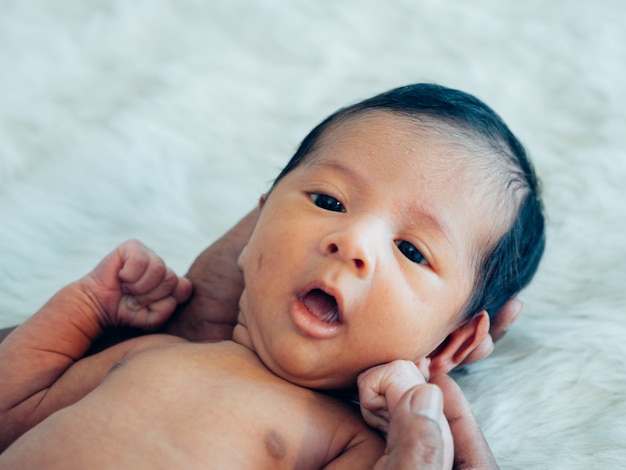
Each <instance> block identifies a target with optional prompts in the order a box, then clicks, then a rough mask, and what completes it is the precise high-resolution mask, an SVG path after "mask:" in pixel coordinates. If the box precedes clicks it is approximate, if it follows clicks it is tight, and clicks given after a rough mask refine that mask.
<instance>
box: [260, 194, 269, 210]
mask: <svg viewBox="0 0 626 470" xmlns="http://www.w3.org/2000/svg"><path fill="white" fill-rule="evenodd" d="M267 196H269V194H262V195H261V197H260V198H259V209H263V206H264V205H265V201H267Z"/></svg>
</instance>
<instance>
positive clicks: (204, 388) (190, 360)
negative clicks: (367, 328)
mask: <svg viewBox="0 0 626 470" xmlns="http://www.w3.org/2000/svg"><path fill="white" fill-rule="evenodd" d="M75 408H76V409H75V410H74V411H73V412H74V415H75V417H78V416H80V420H81V423H82V424H81V425H80V426H78V427H77V426H76V425H73V427H72V429H74V430H76V431H78V430H79V429H80V432H75V433H74V434H75V435H76V436H77V438H80V439H85V438H87V436H89V435H92V434H95V433H97V434H98V435H99V437H100V439H101V442H109V443H110V444H109V448H108V450H107V453H111V451H113V455H115V456H116V457H115V458H116V461H117V463H120V461H121V460H123V459H125V458H128V459H130V460H129V462H128V463H133V465H135V464H137V463H139V462H134V459H137V458H138V457H139V456H141V459H140V461H141V462H142V463H143V464H146V463H148V462H149V461H151V460H154V463H158V466H162V465H163V464H164V463H166V462H167V466H171V465H174V466H179V465H183V464H184V466H187V467H194V466H195V464H197V466H202V467H204V468H206V467H207V464H208V465H209V468H233V469H235V468H259V469H262V468H273V469H276V468H321V467H323V466H324V465H325V464H326V463H327V462H328V461H329V460H332V459H333V458H334V457H335V456H337V455H339V454H341V452H342V451H343V450H344V449H345V448H346V447H347V446H348V445H349V443H350V442H351V441H352V440H353V439H354V438H355V436H357V435H360V434H363V433H364V434H366V435H368V436H369V437H370V438H372V439H373V440H374V439H377V437H376V436H375V435H374V434H373V433H371V431H369V430H368V429H367V428H366V426H365V424H364V423H363V422H362V421H361V419H360V417H359V416H358V414H357V413H356V412H355V410H353V409H350V408H349V407H348V406H346V405H344V404H342V403H339V402H338V401H336V400H335V399H333V398H330V397H328V396H325V395H322V394H320V393H317V392H314V391H311V390H308V389H304V388H302V387H298V386H295V385H293V384H291V383H288V382H286V381H284V380H282V379H280V378H277V377H276V376H274V375H273V374H272V373H270V372H269V371H268V370H267V369H265V367H264V366H263V365H262V364H261V363H260V362H258V359H256V356H251V355H250V354H248V352H247V351H242V350H240V349H239V347H238V346H237V345H234V346H232V343H230V344H228V343H224V344H222V343H219V344H216V345H189V344H182V345H176V346H174V347H172V348H163V349H162V350H160V351H159V352H157V353H152V352H147V353H143V354H141V355H139V356H137V357H136V358H133V359H130V360H129V361H128V362H127V363H125V364H122V365H121V366H120V367H118V368H117V369H116V370H115V371H113V372H112V373H111V374H110V375H109V376H108V377H107V379H106V380H105V381H104V382H103V384H102V385H101V386H100V387H99V388H98V389H96V390H95V391H94V392H93V393H92V394H91V395H89V396H88V397H87V398H86V399H85V400H83V401H82V402H81V403H79V404H77V405H76V406H75ZM69 413H71V412H68V414H69ZM74 421H76V420H74ZM370 434H371V436H370ZM373 445H378V443H377V442H373Z"/></svg>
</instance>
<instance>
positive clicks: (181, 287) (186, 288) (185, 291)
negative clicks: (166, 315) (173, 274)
mask: <svg viewBox="0 0 626 470" xmlns="http://www.w3.org/2000/svg"><path fill="white" fill-rule="evenodd" d="M192 291H193V285H192V284H191V281H190V280H189V279H187V278H186V277H182V276H181V277H179V278H178V284H177V285H176V287H175V288H174V292H172V297H174V299H176V302H178V303H179V304H182V303H183V302H186V301H187V300H189V297H191V293H192Z"/></svg>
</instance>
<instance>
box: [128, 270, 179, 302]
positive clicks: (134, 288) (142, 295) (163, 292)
mask: <svg viewBox="0 0 626 470" xmlns="http://www.w3.org/2000/svg"><path fill="white" fill-rule="evenodd" d="M164 269H165V271H164V274H162V275H161V276H162V277H161V279H160V280H159V281H158V282H156V283H155V281H156V280H157V279H158V277H157V276H159V275H158V273H157V274H154V275H153V276H150V277H149V278H142V279H140V280H139V281H138V282H137V283H135V284H131V285H129V286H128V290H129V291H130V292H131V293H134V292H136V293H137V294H136V295H135V297H136V299H137V302H138V303H139V304H140V305H142V306H143V305H149V304H152V303H154V302H157V301H158V300H161V299H163V298H165V297H170V296H172V294H173V292H174V291H175V290H176V287H177V286H178V276H176V274H174V271H172V270H171V269H170V268H164ZM146 274H147V273H146ZM153 284H154V285H153ZM149 286H152V288H151V289H149V288H148V287H149Z"/></svg>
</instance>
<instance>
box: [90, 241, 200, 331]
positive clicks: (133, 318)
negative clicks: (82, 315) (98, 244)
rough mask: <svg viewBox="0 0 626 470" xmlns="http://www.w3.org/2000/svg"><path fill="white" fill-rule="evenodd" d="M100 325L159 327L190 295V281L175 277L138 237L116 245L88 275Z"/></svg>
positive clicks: (150, 328)
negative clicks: (97, 307) (97, 308)
mask: <svg viewBox="0 0 626 470" xmlns="http://www.w3.org/2000/svg"><path fill="white" fill-rule="evenodd" d="M87 278H88V279H89V280H90V281H91V282H88V285H89V287H90V291H91V292H90V293H91V294H92V296H93V297H95V299H94V300H95V303H96V305H97V306H99V312H98V314H99V318H100V322H101V324H102V326H103V327H107V326H130V327H134V328H141V329H144V330H155V329H156V328H158V327H160V326H161V325H162V324H163V323H164V322H165V321H166V320H167V319H168V318H169V317H170V315H171V314H172V313H173V312H174V310H175V308H176V306H177V305H178V304H179V303H182V302H184V301H185V300H187V299H188V298H189V296H190V295H191V290H192V288H191V282H190V281H189V279H187V278H185V277H178V276H176V274H174V272H173V271H172V270H171V269H170V268H168V267H167V266H166V265H165V263H164V262H163V260H162V259H161V258H160V257H159V256H157V255H156V254H155V253H154V252H153V251H152V250H150V249H149V248H147V247H146V246H145V245H143V244H142V243H141V242H139V241H137V240H129V241H127V242H125V243H123V244H121V245H120V246H118V247H117V248H116V249H115V250H114V251H113V252H112V253H110V254H109V255H108V256H107V257H106V258H104V259H103V260H102V261H101V262H100V264H98V266H96V268H95V269H94V270H93V271H92V272H91V273H90V275H88V276H87Z"/></svg>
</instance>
